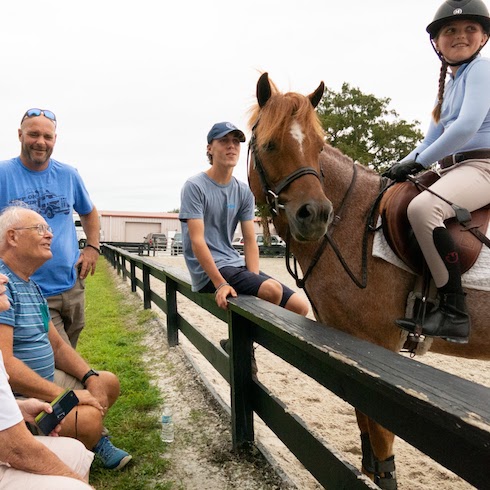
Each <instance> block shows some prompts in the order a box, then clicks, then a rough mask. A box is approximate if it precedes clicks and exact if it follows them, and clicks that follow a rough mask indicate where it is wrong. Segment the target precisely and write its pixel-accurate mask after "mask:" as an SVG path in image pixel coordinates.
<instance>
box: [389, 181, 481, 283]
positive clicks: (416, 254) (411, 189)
mask: <svg viewBox="0 0 490 490" xmlns="http://www.w3.org/2000/svg"><path fill="white" fill-rule="evenodd" d="M439 178H440V176H439V175H438V174H436V173H435V172H432V171H428V172H424V173H423V174H421V175H419V176H418V177H417V180H418V181H419V182H420V183H421V184H423V185H424V186H426V187H429V186H431V185H432V184H433V183H434V182H436V181H437V180H438V179H439ZM420 192H421V190H420V189H419V188H418V187H417V186H416V185H415V184H414V183H413V182H410V181H406V182H400V183H398V184H395V185H393V186H392V187H391V188H390V189H388V190H387V191H386V193H385V195H384V196H383V199H382V200H381V203H380V214H381V218H382V229H383V233H384V236H385V238H386V241H387V242H388V244H389V245H390V247H391V249H392V250H393V252H394V253H395V254H396V255H397V257H398V258H399V259H400V260H402V261H403V262H404V263H405V264H406V265H407V266H408V267H410V269H412V270H413V271H414V272H415V273H417V274H419V275H420V274H422V271H423V266H424V257H423V254H422V251H421V250H420V247H419V245H418V243H417V240H416V238H415V235H414V233H413V231H412V228H411V226H410V223H409V221H408V217H407V207H408V204H409V203H410V201H411V200H412V199H413V198H414V197H415V196H417V195H418V194H419V193H420ZM471 218H472V219H471V225H470V226H469V227H466V228H465V227H464V226H463V225H461V224H460V223H458V221H457V220H456V218H450V219H448V220H446V221H445V225H446V227H447V229H448V230H449V232H450V233H451V236H452V238H453V240H454V242H455V244H456V246H457V248H458V251H459V255H460V262H461V272H462V273H464V272H466V271H467V270H469V269H470V268H471V267H472V266H473V264H474V263H475V262H476V260H477V258H478V255H479V254H480V251H481V247H482V242H481V241H480V240H479V239H478V238H476V237H475V236H474V235H473V234H472V233H471V232H470V231H469V229H470V228H478V229H479V230H480V231H481V232H482V233H483V234H486V232H487V229H488V223H489V220H490V205H489V206H486V207H484V208H481V209H478V210H476V211H473V212H472V213H471Z"/></svg>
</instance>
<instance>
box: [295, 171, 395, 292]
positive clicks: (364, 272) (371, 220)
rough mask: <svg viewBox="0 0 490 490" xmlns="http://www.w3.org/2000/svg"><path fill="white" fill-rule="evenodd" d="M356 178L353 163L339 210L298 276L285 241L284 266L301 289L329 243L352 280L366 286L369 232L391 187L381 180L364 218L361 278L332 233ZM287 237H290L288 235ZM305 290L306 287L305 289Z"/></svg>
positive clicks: (358, 285) (340, 218)
mask: <svg viewBox="0 0 490 490" xmlns="http://www.w3.org/2000/svg"><path fill="white" fill-rule="evenodd" d="M356 180H357V165H356V164H354V165H353V172H352V179H351V182H350V185H349V187H348V189H347V191H346V193H345V195H344V197H343V199H342V202H341V203H340V206H339V210H338V212H337V213H336V214H335V217H334V220H333V221H332V224H331V225H330V226H331V229H330V230H329V231H328V232H327V233H326V234H325V235H324V237H323V239H322V243H321V244H320V246H319V247H318V249H317V251H316V253H315V255H314V257H313V260H312V262H311V263H310V265H309V267H308V269H307V270H306V272H305V274H304V276H303V277H302V278H300V277H299V276H298V273H297V261H296V258H294V272H293V270H292V269H291V265H290V256H289V253H288V251H289V250H288V246H289V241H286V268H287V270H288V272H289V273H290V274H291V276H292V277H293V278H294V279H295V281H296V285H297V286H298V287H300V288H302V289H305V283H306V280H307V279H308V276H309V275H310V274H311V272H312V270H313V268H314V267H315V265H316V264H317V263H318V261H319V260H320V257H321V256H322V254H323V252H324V250H325V248H326V247H327V245H330V246H331V247H332V250H333V251H334V253H335V255H336V256H337V259H338V260H339V262H340V263H341V265H342V267H343V268H344V270H345V272H347V274H348V275H349V277H350V278H351V280H352V282H354V284H355V285H356V286H357V287H358V288H360V289H364V288H366V286H367V257H368V252H367V247H368V238H369V233H370V232H374V231H376V226H375V223H374V218H375V216H376V210H377V208H378V205H379V202H380V201H381V198H382V197H383V195H384V193H385V192H386V191H387V190H388V188H389V187H391V185H393V184H390V185H388V186H385V185H383V182H381V190H380V192H379V194H378V196H377V197H376V199H375V201H374V202H373V204H372V206H371V208H370V210H369V214H368V217H367V220H366V226H365V228H364V234H363V239H362V248H361V279H358V278H357V277H356V276H355V274H354V272H353V271H352V269H351V268H350V267H349V265H348V264H347V262H346V260H345V259H344V257H343V255H342V252H341V251H340V249H339V247H338V245H337V242H336V241H335V240H334V238H333V233H334V231H335V227H336V226H337V225H338V224H339V223H340V222H341V221H342V218H343V215H344V210H345V208H346V206H347V204H348V202H349V199H350V197H351V195H352V192H353V189H354V186H355V184H356ZM288 238H290V237H289V236H288ZM305 290H306V289H305Z"/></svg>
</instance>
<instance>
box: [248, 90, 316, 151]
mask: <svg viewBox="0 0 490 490" xmlns="http://www.w3.org/2000/svg"><path fill="white" fill-rule="evenodd" d="M270 84H271V90H272V95H271V97H270V99H269V100H268V101H267V104H265V106H264V107H262V108H261V107H259V105H258V104H256V105H255V106H254V107H252V109H251V111H250V114H251V115H250V119H249V127H250V128H251V129H253V127H254V126H255V124H256V123H257V121H258V120H259V117H260V128H261V130H260V132H259V133H257V135H256V136H257V144H258V146H263V145H264V144H266V143H267V142H269V141H271V140H276V141H278V140H279V142H282V141H283V139H284V136H285V134H286V133H287V132H288V131H289V130H290V128H291V124H290V122H291V119H292V118H294V119H295V120H296V121H297V122H298V123H299V124H300V125H301V127H302V128H303V131H304V133H305V136H306V137H308V136H309V137H311V136H313V137H319V138H321V139H322V140H324V139H325V134H324V131H323V128H322V126H321V124H320V120H319V119H318V115H317V113H316V111H315V110H314V108H313V106H312V105H311V101H310V99H309V98H308V97H305V96H304V95H301V94H298V93H295V92H288V93H286V94H282V93H280V92H279V91H278V90H277V87H276V86H275V85H274V84H273V83H272V82H270Z"/></svg>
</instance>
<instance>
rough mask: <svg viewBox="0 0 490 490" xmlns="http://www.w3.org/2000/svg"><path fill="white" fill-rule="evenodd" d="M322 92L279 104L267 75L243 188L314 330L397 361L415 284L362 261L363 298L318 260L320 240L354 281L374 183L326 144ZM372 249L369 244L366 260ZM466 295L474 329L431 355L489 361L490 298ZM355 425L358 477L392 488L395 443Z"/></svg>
mask: <svg viewBox="0 0 490 490" xmlns="http://www.w3.org/2000/svg"><path fill="white" fill-rule="evenodd" d="M323 92H324V84H323V82H322V83H321V84H320V86H319V87H318V88H317V89H316V90H315V92H313V93H312V94H310V95H309V96H303V95H300V94H297V93H286V94H282V93H279V92H278V91H277V89H276V87H275V86H274V85H273V84H272V83H271V82H270V81H269V78H268V75H267V73H264V74H263V75H262V76H261V77H260V79H259V81H258V83H257V101H258V104H257V106H256V107H254V108H253V110H252V114H251V117H250V127H251V129H252V138H251V142H250V166H249V181H250V187H251V189H252V191H253V193H254V194H255V197H256V199H257V202H258V203H269V204H270V205H271V208H272V210H273V213H272V214H273V222H274V225H275V227H276V230H277V231H278V233H279V234H280V235H281V236H282V237H283V238H284V239H285V240H286V241H287V242H288V245H289V247H290V251H291V252H292V253H293V254H294V257H295V258H296V260H297V261H298V263H299V265H300V267H301V269H302V271H303V274H304V277H303V279H305V278H306V279H305V283H304V288H305V291H306V293H307V295H308V297H309V299H310V301H311V303H312V305H313V307H314V311H315V316H316V318H317V320H318V321H319V322H322V323H326V324H328V325H331V326H333V327H335V328H337V329H340V330H343V331H345V332H347V333H349V334H352V335H354V336H356V337H360V338H362V339H365V340H368V341H370V342H373V343H375V344H378V345H380V346H383V347H385V348H387V349H390V350H392V351H396V352H398V351H400V349H401V347H402V345H403V341H404V336H402V335H401V331H400V330H399V329H398V328H397V327H396V326H395V324H394V320H395V319H396V318H401V317H403V316H405V307H406V300H407V295H408V293H409V292H410V291H411V290H412V288H413V284H414V276H413V275H412V274H410V273H408V272H406V271H404V270H402V269H399V268H397V267H395V266H394V265H391V264H390V263H388V262H386V261H384V260H382V259H379V258H375V257H373V256H372V255H371V253H369V254H367V258H366V260H367V262H366V269H365V270H366V272H367V275H366V278H367V279H368V280H367V284H366V285H365V287H364V288H361V287H359V285H356V284H355V282H354V281H353V280H352V279H351V278H350V277H349V275H348V274H347V273H346V270H345V269H344V266H343V265H342V264H341V262H340V261H339V259H338V257H337V256H336V254H335V252H334V251H333V249H332V246H327V247H325V249H324V250H323V251H322V253H321V255H319V253H318V249H319V246H320V244H321V243H322V242H323V237H324V235H325V234H326V233H327V230H328V232H329V234H330V235H331V236H332V237H333V238H334V240H335V243H336V244H337V247H338V249H339V251H340V253H341V255H342V257H343V259H344V261H345V263H346V264H347V266H348V268H349V269H350V270H351V271H355V274H354V275H356V276H358V277H359V276H361V275H362V274H361V271H362V269H363V264H362V262H363V259H362V253H361V248H362V243H363V239H364V230H365V228H366V220H367V217H368V215H369V213H370V209H371V207H372V205H373V203H374V202H375V200H376V198H377V196H378V193H379V190H380V179H381V177H380V176H379V175H378V174H377V173H375V172H374V171H372V170H370V169H368V168H366V167H363V166H362V165H357V164H354V162H353V161H352V160H351V159H350V158H349V157H347V156H346V155H343V154H342V153H341V152H340V151H338V150H337V149H335V148H332V147H331V146H329V145H328V144H325V143H324V133H323V129H322V127H321V125H320V122H319V120H318V117H317V114H316V112H315V107H316V106H317V105H318V103H319V102H320V100H321V98H322V95H323ZM372 242H373V234H370V235H369V237H368V250H369V251H371V249H372ZM312 263H314V266H313V267H311V265H312ZM363 286H364V284H363ZM467 293H468V294H467V303H468V307H469V309H470V315H471V321H472V331H471V337H470V341H469V343H468V344H466V345H462V344H454V343H449V342H446V341H443V340H434V342H433V343H432V347H431V350H432V351H434V352H438V353H442V354H447V355H452V356H460V357H467V358H475V359H486V360H488V359H489V358H490V328H489V327H490V325H488V319H489V317H490V311H489V310H490V301H489V299H490V298H489V295H488V293H485V292H483V291H477V290H468V291H467ZM356 415H357V421H358V425H359V428H360V430H361V439H362V442H363V444H362V447H363V471H364V473H366V474H368V475H369V476H371V478H373V479H374V480H375V481H376V483H377V484H378V485H379V486H380V487H381V488H385V489H392V488H396V479H395V478H394V453H393V442H394V435H393V434H392V433H391V432H389V431H387V430H386V429H384V428H383V427H381V426H380V425H379V424H377V423H376V422H374V421H373V420H371V419H369V418H368V417H366V416H365V415H364V414H362V413H360V412H358V411H357V410H356ZM373 457H374V464H372V463H371V462H372V460H373ZM370 461H371V462H370Z"/></svg>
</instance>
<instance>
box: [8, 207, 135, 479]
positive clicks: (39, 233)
mask: <svg viewBox="0 0 490 490" xmlns="http://www.w3.org/2000/svg"><path fill="white" fill-rule="evenodd" d="M52 241H53V232H52V230H51V227H50V226H49V225H48V224H47V223H46V221H45V220H44V218H43V217H42V216H41V215H39V214H38V213H36V212H34V211H32V210H30V209H26V208H24V207H15V206H14V207H9V208H7V209H6V210H5V211H4V212H3V213H2V214H1V215H0V257H1V259H0V274H4V275H5V276H7V277H8V280H9V282H8V284H7V285H6V286H7V290H6V293H5V294H6V295H7V297H8V299H9V301H10V304H11V307H10V308H9V309H7V310H6V311H2V312H0V350H1V351H2V354H3V358H4V364H5V368H6V370H7V372H8V374H9V376H10V385H11V386H12V389H13V391H14V393H15V394H16V395H18V396H22V397H32V398H38V399H39V400H43V401H46V402H52V401H53V400H54V399H55V398H56V397H57V396H58V395H60V394H61V393H62V392H63V391H65V389H67V388H69V389H73V390H75V394H76V395H77V397H78V399H79V400H80V403H79V405H78V406H77V407H76V408H75V409H74V410H72V411H71V412H70V413H69V414H68V415H67V416H66V418H65V420H64V422H63V425H62V430H61V435H65V436H68V437H74V438H75V439H78V440H80V441H81V442H83V443H84V445H85V447H86V448H87V449H90V450H92V451H94V452H95V454H96V455H98V456H99V457H100V459H101V461H102V463H103V465H104V466H105V467H106V468H108V469H121V468H123V467H124V466H125V465H126V464H127V463H128V462H129V461H130V460H131V456H130V455H129V454H128V453H127V452H126V451H123V450H122V449H118V448H117V447H115V446H114V445H113V444H112V443H111V441H110V440H109V437H108V435H107V433H106V430H105V429H104V428H103V426H102V421H103V417H104V415H105V414H106V413H107V410H108V409H109V408H110V407H111V406H112V405H113V404H114V402H115V401H116V400H117V398H118V396H119V380H118V379H117V377H116V376H115V375H114V374H112V373H110V372H108V371H101V372H96V371H94V370H93V369H92V368H91V367H90V366H89V365H88V364H87V362H86V361H85V360H84V359H83V358H82V357H81V356H80V355H79V354H78V353H77V352H76V351H75V349H73V348H72V347H71V346H70V345H69V344H67V343H66V342H64V341H63V339H62V338H61V336H60V335H59V334H58V332H57V330H56V328H55V327H54V325H53V322H52V321H51V320H50V317H49V311H48V307H47V303H46V300H45V298H44V297H43V295H42V293H41V291H40V289H39V287H38V286H37V284H36V283H35V281H33V280H32V279H31V277H32V276H33V275H34V273H35V271H36V270H37V269H38V268H39V267H41V266H42V265H43V264H44V263H46V262H48V261H51V260H50V259H51V257H52V252H51V245H52ZM33 430H35V427H33Z"/></svg>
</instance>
